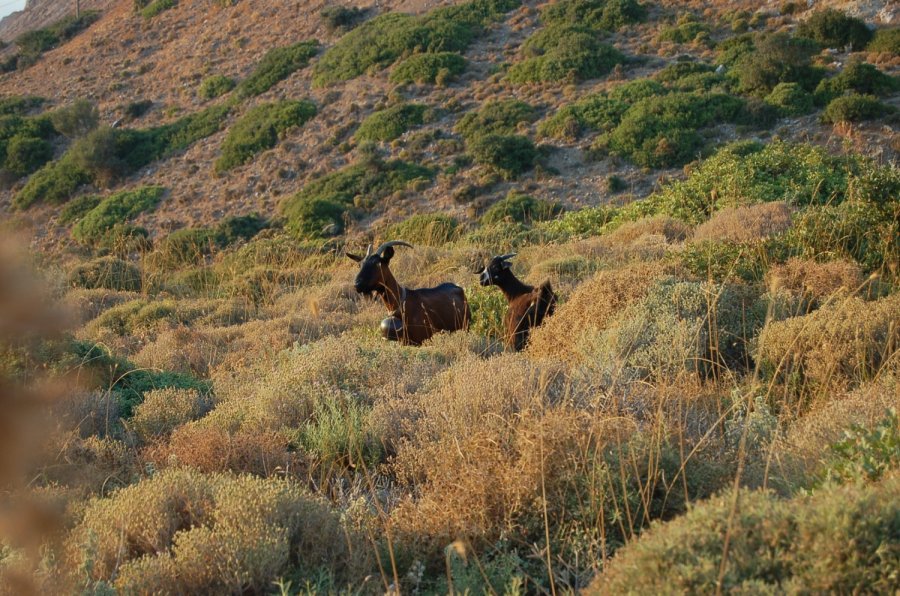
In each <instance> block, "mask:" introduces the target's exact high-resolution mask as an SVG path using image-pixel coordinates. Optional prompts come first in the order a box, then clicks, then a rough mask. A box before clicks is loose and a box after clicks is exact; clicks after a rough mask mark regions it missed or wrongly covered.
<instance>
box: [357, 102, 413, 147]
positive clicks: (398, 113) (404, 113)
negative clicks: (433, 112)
mask: <svg viewBox="0 0 900 596" xmlns="http://www.w3.org/2000/svg"><path fill="white" fill-rule="evenodd" d="M427 111H428V106H426V105H423V104H415V103H402V104H397V105H395V106H391V107H390V108H387V109H385V110H381V111H379V112H374V113H373V114H371V115H370V116H368V117H367V118H366V119H365V120H363V121H362V124H360V125H359V128H358V129H356V134H354V138H355V139H356V140H357V141H393V140H394V139H396V138H397V137H399V136H400V135H402V134H403V133H405V132H406V131H407V130H409V129H410V128H412V127H414V126H419V125H420V124H422V123H423V122H424V121H425V113H426V112H427Z"/></svg>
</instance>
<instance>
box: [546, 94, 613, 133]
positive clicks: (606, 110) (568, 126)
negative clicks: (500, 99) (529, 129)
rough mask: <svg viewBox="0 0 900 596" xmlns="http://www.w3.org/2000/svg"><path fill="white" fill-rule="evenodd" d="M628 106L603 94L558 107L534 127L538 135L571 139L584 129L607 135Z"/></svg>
mask: <svg viewBox="0 0 900 596" xmlns="http://www.w3.org/2000/svg"><path fill="white" fill-rule="evenodd" d="M627 110H628V104H626V103H624V102H622V101H619V100H617V99H611V98H609V97H606V96H605V95H601V94H597V95H589V96H588V97H586V98H584V99H582V100H579V101H577V102H575V103H571V104H568V105H565V106H563V107H562V108H560V109H559V110H558V111H557V112H556V113H554V114H553V115H552V116H550V117H549V118H547V119H546V120H544V121H542V122H541V123H540V124H539V125H538V129H537V132H538V135H540V136H543V137H553V138H557V139H569V140H574V139H576V138H578V137H579V136H580V135H581V134H582V133H583V132H584V131H585V130H590V131H599V132H609V131H610V130H612V129H614V128H615V127H616V126H618V125H619V122H620V121H621V120H622V115H623V114H624V113H625V112H626V111H627Z"/></svg>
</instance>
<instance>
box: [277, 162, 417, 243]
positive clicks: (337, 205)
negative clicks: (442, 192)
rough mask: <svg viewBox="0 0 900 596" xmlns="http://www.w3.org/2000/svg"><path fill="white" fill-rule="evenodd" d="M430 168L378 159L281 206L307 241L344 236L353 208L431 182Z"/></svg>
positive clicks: (336, 174) (333, 176)
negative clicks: (414, 185) (416, 183)
mask: <svg viewBox="0 0 900 596" xmlns="http://www.w3.org/2000/svg"><path fill="white" fill-rule="evenodd" d="M431 175H432V172H431V171H430V170H428V169H427V168H423V167H421V166H416V165H413V164H409V163H405V162H402V161H389V162H383V161H381V160H375V161H372V162H363V163H358V164H354V165H352V166H348V167H346V168H343V169H341V170H337V171H336V172H332V173H331V174H327V175H325V176H322V177H321V178H318V179H316V180H314V181H312V182H310V183H308V184H306V186H304V187H303V188H302V189H301V190H300V192H298V193H297V194H295V195H293V196H291V197H289V198H287V199H286V200H285V201H283V202H282V204H281V212H282V213H283V214H284V216H285V217H286V218H287V228H288V229H289V230H290V231H291V232H292V233H294V234H295V235H297V236H299V237H300V238H303V239H309V238H323V237H329V236H334V235H337V234H340V233H341V232H342V231H343V229H344V221H345V219H347V218H349V216H350V211H351V209H352V208H353V207H354V206H356V207H359V208H370V207H372V206H374V204H375V202H377V201H379V200H381V199H383V198H384V197H386V196H388V195H389V194H391V193H393V192H396V191H399V190H403V189H404V188H406V187H407V186H408V185H409V184H411V183H413V182H414V181H415V180H422V179H428V178H430V177H431Z"/></svg>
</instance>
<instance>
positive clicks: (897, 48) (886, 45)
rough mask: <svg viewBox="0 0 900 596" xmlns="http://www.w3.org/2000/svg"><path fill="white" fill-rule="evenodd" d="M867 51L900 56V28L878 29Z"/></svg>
mask: <svg viewBox="0 0 900 596" xmlns="http://www.w3.org/2000/svg"><path fill="white" fill-rule="evenodd" d="M866 49H867V50H869V51H870V52H886V53H888V54H895V55H897V54H900V27H891V28H888V29H877V30H876V31H875V35H874V36H873V37H872V41H870V42H869V45H868V47H867V48H866Z"/></svg>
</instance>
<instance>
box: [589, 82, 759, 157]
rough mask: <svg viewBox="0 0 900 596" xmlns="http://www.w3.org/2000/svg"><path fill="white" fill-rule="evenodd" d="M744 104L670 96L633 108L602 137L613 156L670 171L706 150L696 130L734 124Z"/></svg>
mask: <svg viewBox="0 0 900 596" xmlns="http://www.w3.org/2000/svg"><path fill="white" fill-rule="evenodd" d="M743 106H744V102H743V101H741V100H740V99H737V98H735V97H731V96H728V95H720V94H711V95H700V94H692V93H671V94H668V95H662V96H653V97H649V98H647V99H644V100H641V101H639V102H637V103H636V104H634V105H633V106H631V107H630V108H629V109H628V111H626V112H625V114H624V115H623V117H622V121H621V122H620V123H619V125H618V126H617V127H616V128H615V129H614V130H612V132H610V133H609V135H608V136H606V137H601V143H605V144H606V145H607V147H608V149H609V151H610V152H612V153H614V154H616V155H621V156H623V157H627V158H629V159H631V160H632V161H634V162H635V163H637V164H638V165H642V166H647V167H671V166H676V165H681V164H684V163H687V162H688V161H691V160H692V159H694V158H695V157H696V156H697V153H698V152H699V151H700V149H701V148H702V147H703V144H704V142H703V138H702V137H701V136H700V135H699V134H698V132H697V129H699V128H702V127H704V126H706V125H708V124H711V123H718V122H723V121H724V122H727V121H734V120H735V119H736V118H738V116H739V114H740V111H741V109H742V108H743Z"/></svg>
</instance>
